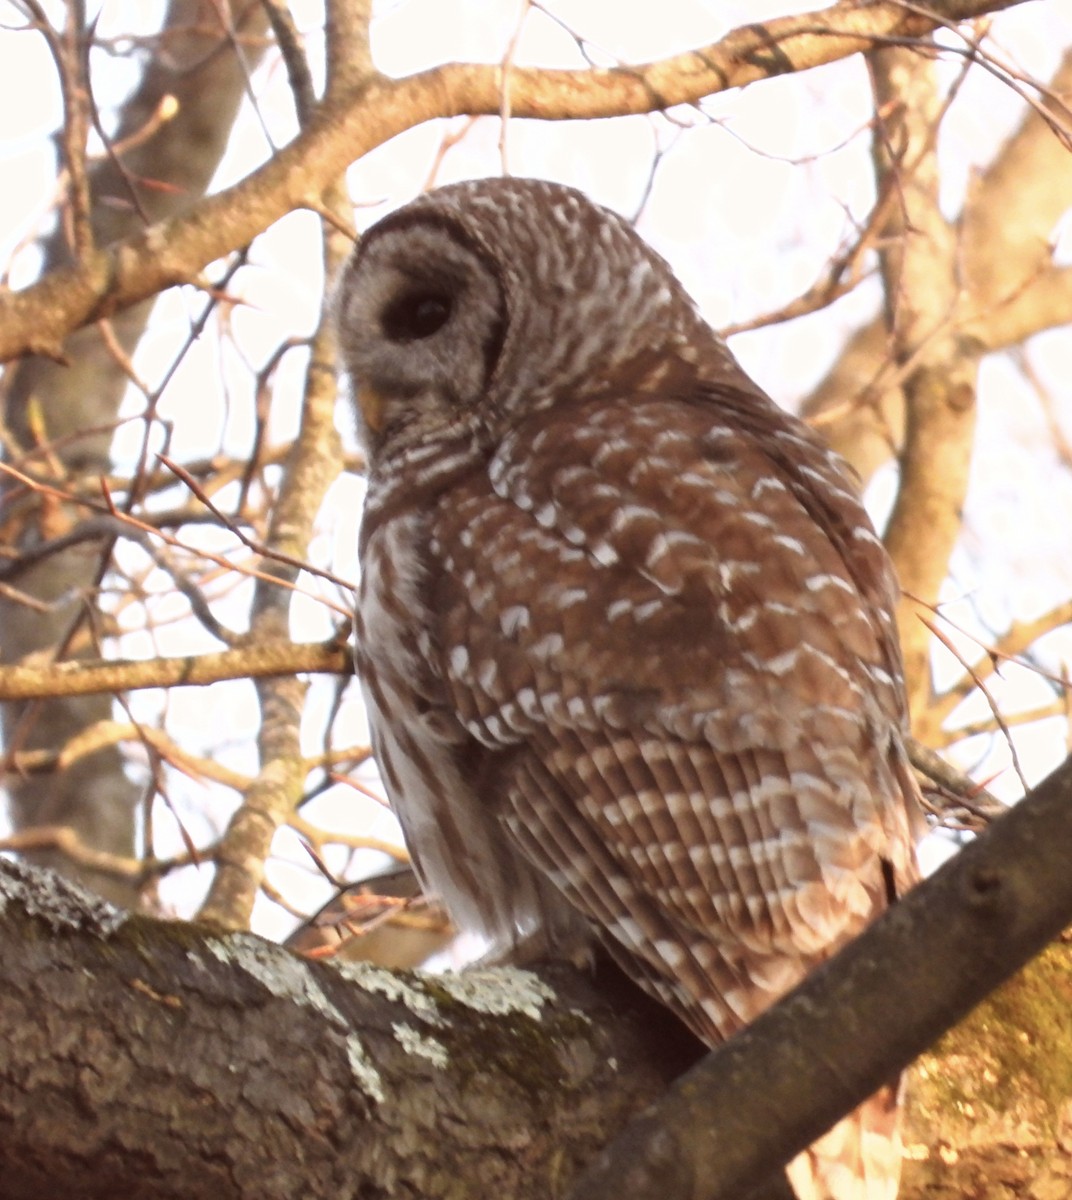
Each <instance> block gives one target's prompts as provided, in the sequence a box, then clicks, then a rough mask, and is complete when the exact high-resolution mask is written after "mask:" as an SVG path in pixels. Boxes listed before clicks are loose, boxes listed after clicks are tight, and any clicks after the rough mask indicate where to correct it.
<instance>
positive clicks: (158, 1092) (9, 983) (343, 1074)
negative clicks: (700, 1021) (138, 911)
mask: <svg viewBox="0 0 1072 1200" xmlns="http://www.w3.org/2000/svg"><path fill="white" fill-rule="evenodd" d="M0 961H3V963H4V986H3V988H0V1023H2V1027H3V1030H4V1036H3V1038H2V1039H0V1195H2V1196H3V1197H4V1198H5V1200H38V1198H39V1197H41V1196H64V1197H65V1198H67V1200H104V1198H106V1197H107V1198H108V1200H112V1198H114V1197H116V1196H122V1197H124V1198H125V1200H167V1198H173V1200H178V1198H180V1197H182V1198H187V1197H188V1198H190V1200H195V1198H196V1200H205V1198H206V1197H212V1198H213V1200H235V1198H240V1197H241V1198H246V1200H252V1198H253V1197H257V1200H294V1197H296V1196H302V1197H305V1198H306V1200H329V1198H330V1200H339V1198H342V1197H356V1196H372V1195H376V1196H380V1197H407V1198H410V1200H415V1198H416V1197H421V1198H422V1200H437V1198H439V1197H456V1196H458V1195H459V1194H461V1193H460V1192H459V1181H461V1180H463V1181H464V1194H466V1195H469V1196H474V1197H475V1196H493V1195H497V1196H503V1197H511V1198H516V1200H523V1198H528V1197H531V1198H532V1200H536V1198H537V1197H539V1198H541V1200H544V1198H546V1197H548V1196H549V1195H553V1194H555V1193H556V1192H557V1191H559V1190H560V1188H559V1185H558V1184H557V1183H556V1180H566V1179H568V1178H570V1177H571V1176H572V1175H574V1174H575V1172H576V1169H577V1166H578V1164H579V1163H580V1162H581V1161H583V1160H584V1159H585V1158H587V1157H589V1156H591V1154H593V1153H594V1152H595V1151H596V1149H597V1147H598V1146H599V1145H600V1144H601V1143H602V1142H603V1141H604V1140H605V1139H606V1138H607V1137H608V1136H609V1135H610V1134H611V1133H612V1132H613V1130H614V1129H615V1127H616V1126H617V1125H619V1124H620V1123H621V1121H622V1120H623V1119H624V1118H625V1116H626V1115H627V1114H628V1113H629V1112H630V1111H634V1110H635V1109H636V1108H637V1107H638V1105H639V1104H641V1103H643V1102H645V1101H647V1100H649V1099H651V1098H652V1097H653V1096H654V1095H656V1094H658V1092H659V1091H660V1090H661V1089H662V1088H663V1087H664V1086H665V1084H666V1082H667V1081H668V1080H667V1077H666V1074H665V1072H666V1070H667V1064H665V1063H662V1064H660V1062H659V1061H658V1056H656V1055H652V1054H650V1053H649V1054H648V1056H647V1057H645V1051H644V1037H645V1035H646V1033H647V1030H646V1029H645V1030H641V1028H640V1027H639V1026H638V1025H637V1024H635V1023H634V1024H633V1025H632V1027H630V1025H629V1023H628V1022H622V1021H620V1020H614V1019H611V1017H610V1014H608V1012H607V1011H606V1008H605V1005H604V1004H603V1003H602V1002H601V1001H600V1000H599V999H598V998H597V997H596V996H595V995H594V994H593V992H592V990H591V988H590V987H587V988H586V987H585V986H584V985H583V981H581V980H579V979H578V977H577V976H576V974H575V973H573V972H569V971H567V972H565V973H563V972H562V971H559V972H557V973H551V974H549V975H548V976H547V977H546V978H545V979H542V980H541V979H539V978H537V977H536V976H533V975H530V974H528V973H526V972H520V971H497V972H494V973H489V975H488V977H485V978H481V977H480V976H479V975H478V976H475V977H472V978H470V977H466V978H461V977H457V976H456V977H454V978H453V980H451V979H439V978H435V977H426V978H423V979H422V978H421V977H417V976H395V975H391V974H389V973H388V972H386V971H382V970H378V969H376V968H370V967H367V966H365V965H363V964H350V965H349V966H345V967H341V968H340V967H335V966H333V965H330V964H326V963H317V962H313V961H310V960H306V959H301V958H298V957H296V956H294V955H292V954H291V953H289V952H288V951H285V950H283V949H281V948H280V947H278V946H273V945H271V944H269V943H267V942H264V941H262V940H261V939H259V938H257V937H254V936H253V935H250V934H227V935H225V934H222V933H220V934H217V933H214V932H212V931H210V930H208V929H206V928H205V927H196V926H190V925H181V924H172V923H167V922H161V921H154V920H150V919H147V918H142V917H127V916H124V915H123V914H121V913H120V912H118V910H116V909H113V908H111V907H110V906H107V905H105V904H103V903H101V902H99V901H96V900H94V899H92V898H91V897H90V896H89V894H88V893H86V892H84V891H82V890H81V889H78V888H76V887H74V886H73V885H70V884H67V883H65V882H64V881H62V880H61V879H60V878H59V877H58V876H55V875H52V874H51V873H48V872H43V871H39V870H34V869H32V868H28V867H22V866H18V865H14V864H11V863H7V862H4V863H0ZM627 1064H628V1065H629V1069H628V1070H625V1069H624V1067H625V1066H626V1065H627ZM671 1069H672V1068H671Z"/></svg>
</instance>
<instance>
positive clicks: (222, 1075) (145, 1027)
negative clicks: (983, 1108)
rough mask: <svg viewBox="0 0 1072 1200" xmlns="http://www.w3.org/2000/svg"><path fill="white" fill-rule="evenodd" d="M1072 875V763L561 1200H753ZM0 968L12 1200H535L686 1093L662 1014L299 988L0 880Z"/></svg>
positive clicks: (376, 981) (983, 982) (470, 994)
mask: <svg viewBox="0 0 1072 1200" xmlns="http://www.w3.org/2000/svg"><path fill="white" fill-rule="evenodd" d="M1070 856H1072V760H1069V762H1067V763H1066V764H1065V765H1064V766H1063V767H1062V768H1061V769H1060V770H1059V771H1057V772H1055V773H1054V774H1053V775H1052V776H1051V777H1050V778H1049V779H1048V780H1046V781H1045V782H1044V783H1042V784H1041V785H1040V786H1039V787H1038V788H1037V789H1035V791H1034V792H1033V793H1032V795H1031V796H1030V797H1028V798H1027V799H1025V800H1024V801H1023V802H1022V803H1021V804H1020V805H1018V806H1017V807H1016V808H1014V809H1013V810H1012V811H1011V812H1010V813H1009V814H1008V815H1007V816H1005V817H1003V818H1002V819H1001V820H999V821H996V822H995V823H994V824H993V826H992V827H991V828H990V829H989V830H988V831H987V832H986V833H985V834H983V835H982V836H981V837H980V838H979V839H978V840H977V841H975V842H974V843H973V844H972V845H970V846H969V847H968V848H967V849H966V850H964V851H962V853H961V854H960V855H958V856H957V857H956V858H955V859H953V860H952V861H951V862H950V863H948V864H947V865H946V866H945V867H944V868H942V870H941V871H939V872H938V874H936V875H935V876H933V877H932V878H931V879H929V880H928V881H926V882H925V883H923V884H921V885H920V886H919V887H918V888H916V889H915V890H914V891H913V892H911V893H910V894H909V895H908V897H906V898H905V899H904V900H903V901H901V902H900V903H898V904H897V906H896V907H895V908H894V909H892V910H891V911H890V912H889V913H887V914H886V915H885V916H884V917H883V918H882V919H881V920H880V921H878V922H876V924H875V925H873V926H872V927H871V928H870V929H869V930H867V932H866V933H864V934H863V935H862V936H861V937H860V938H859V939H857V941H855V942H854V943H853V944H852V945H851V946H849V947H848V948H847V949H846V950H845V951H843V952H842V953H841V954H839V955H838V956H837V958H835V959H834V960H832V961H831V962H830V963H829V964H827V966H826V967H824V968H823V969H822V970H820V971H819V972H817V973H816V974H814V975H813V976H812V977H811V978H810V979H809V980H807V981H806V982H805V983H804V984H803V985H802V986H801V987H800V988H798V989H797V990H796V991H795V992H793V993H792V994H791V995H790V996H788V997H787V998H786V999H785V1000H784V1001H783V1002H781V1003H780V1004H778V1005H777V1006H775V1007H774V1008H773V1009H771V1010H770V1011H769V1012H768V1013H766V1014H765V1015H764V1016H763V1017H761V1018H760V1019H759V1021H757V1022H756V1023H755V1024H754V1025H753V1026H751V1027H750V1028H749V1029H748V1030H746V1031H745V1032H744V1033H743V1034H741V1035H739V1036H738V1037H736V1038H734V1039H733V1040H732V1041H731V1042H729V1043H727V1045H726V1046H724V1047H722V1048H721V1049H720V1050H719V1051H717V1052H716V1053H715V1054H713V1055H710V1056H708V1057H707V1058H706V1059H705V1060H704V1061H703V1062H702V1063H701V1064H700V1065H699V1066H698V1067H695V1068H694V1069H693V1070H692V1071H690V1072H689V1073H688V1074H687V1075H685V1076H683V1077H682V1078H681V1079H680V1080H679V1082H678V1083H676V1084H675V1085H674V1086H673V1087H672V1088H671V1090H670V1091H669V1092H668V1093H666V1095H665V1096H664V1097H663V1099H661V1100H660V1101H659V1102H658V1103H657V1104H656V1105H655V1107H654V1108H652V1109H650V1110H648V1112H647V1113H646V1114H645V1115H644V1116H643V1117H642V1118H641V1119H640V1120H639V1121H638V1122H636V1123H635V1124H633V1125H630V1126H629V1127H628V1128H627V1129H626V1131H625V1133H624V1134H622V1135H621V1137H620V1138H619V1139H618V1140H617V1141H616V1142H615V1144H614V1145H613V1146H612V1148H611V1150H610V1151H609V1152H608V1153H607V1154H606V1155H604V1156H603V1157H602V1158H601V1159H600V1161H599V1163H598V1164H597V1166H596V1167H595V1169H594V1171H593V1172H592V1173H590V1174H588V1175H586V1176H584V1178H583V1180H582V1181H581V1183H580V1184H579V1186H578V1187H577V1189H576V1190H575V1191H574V1193H573V1194H574V1195H575V1196H583V1197H584V1198H585V1200H601V1198H602V1197H609V1196H612V1197H614V1200H628V1198H629V1197H632V1196H638V1197H643V1198H644V1200H650V1197H651V1196H659V1197H660V1200H678V1198H679V1197H687V1198H688V1200H704V1198H708V1200H714V1198H723V1197H731V1196H732V1197H734V1198H738V1197H740V1196H742V1195H745V1194H747V1192H746V1188H747V1187H748V1186H749V1185H753V1186H754V1185H755V1184H756V1183H758V1182H759V1181H760V1180H761V1179H762V1176H763V1174H764V1172H765V1171H767V1170H769V1168H770V1164H771V1163H773V1162H779V1161H783V1160H785V1159H787V1158H789V1157H790V1156H791V1155H792V1154H794V1153H795V1152H797V1151H798V1150H799V1149H801V1148H802V1147H803V1146H804V1145H805V1144H807V1143H808V1142H810V1141H811V1140H813V1139H814V1137H815V1136H816V1135H817V1134H818V1133H820V1132H821V1131H822V1130H823V1129H824V1128H825V1127H826V1126H827V1125H829V1124H830V1123H832V1122H833V1121H834V1120H836V1119H837V1118H838V1117H839V1116H841V1115H842V1114H843V1113H845V1112H847V1111H849V1110H850V1109H851V1108H853V1107H855V1106H856V1104H858V1103H859V1102H860V1101H861V1100H862V1099H863V1098H864V1097H865V1096H867V1095H868V1094H870V1092H872V1091H873V1090H874V1089H875V1087H876V1086H877V1085H878V1084H879V1083H880V1082H882V1081H884V1080H885V1079H887V1078H889V1076H890V1075H892V1074H893V1073H894V1072H895V1071H897V1070H898V1069H900V1068H902V1067H904V1066H905V1065H906V1064H907V1063H909V1062H910V1061H911V1060H912V1059H913V1058H914V1057H915V1056H916V1055H917V1054H919V1053H920V1052H921V1051H922V1050H923V1049H924V1048H925V1047H926V1046H927V1045H929V1044H930V1043H931V1042H932V1041H933V1040H934V1039H935V1038H936V1037H937V1036H938V1034H939V1033H941V1032H942V1030H944V1029H946V1028H948V1027H949V1026H950V1025H951V1024H953V1022H955V1021H956V1020H958V1019H959V1018H960V1017H961V1016H963V1014H964V1013H966V1012H967V1011H968V1010H969V1009H970V1008H971V1006H972V1005H974V1004H975V1003H977V1002H978V1001H979V1000H980V999H982V997H983V996H984V995H985V994H986V993H987V992H988V991H989V990H990V989H992V988H993V987H995V986H996V985H997V984H998V983H1000V981H1002V980H1003V979H1007V978H1008V977H1009V976H1010V975H1011V974H1012V973H1013V972H1014V971H1016V970H1017V969H1018V968H1019V967H1020V966H1021V965H1022V964H1024V963H1025V962H1026V961H1027V960H1028V959H1029V958H1030V957H1031V956H1032V955H1034V954H1035V953H1037V952H1038V951H1039V950H1040V949H1041V948H1042V947H1043V946H1044V945H1045V944H1046V942H1047V941H1049V940H1050V939H1051V938H1053V937H1054V936H1055V935H1056V934H1057V933H1059V932H1060V930H1061V929H1062V928H1063V927H1064V926H1065V925H1066V924H1067V923H1068V922H1069V920H1070V919H1072V872H1069V870H1068V861H1069V857H1070ZM0 961H3V962H4V968H5V969H4V987H3V989H0V1021H2V1022H3V1028H4V1030H5V1037H4V1039H3V1040H2V1041H0V1127H2V1128H3V1137H0V1194H3V1195H4V1196H5V1198H6V1200H22V1198H23V1197H25V1198H26V1200H31V1198H32V1200H36V1197H37V1196H39V1195H42V1194H45V1195H64V1196H66V1197H69V1198H70V1200H89V1198H92V1200H100V1198H102V1197H105V1196H112V1195H123V1196H127V1197H131V1200H141V1198H143V1197H144V1198H146V1200H148V1197H153V1198H154V1200H158V1198H160V1197H174V1198H176V1200H177V1198H180V1197H183V1198H184V1197H190V1198H191V1200H193V1198H194V1197H198V1198H199V1200H200V1198H202V1197H204V1196H206V1195H212V1196H214V1197H219V1198H220V1200H229V1198H230V1197H250V1196H257V1197H258V1200H274V1198H277V1197H278V1198H279V1200H284V1198H285V1200H290V1198H291V1197H293V1196H297V1195H301V1196H305V1197H308V1198H309V1200H319V1198H320V1197H325V1198H327V1197H331V1198H332V1200H337V1197H338V1196H339V1195H356V1194H362V1195H364V1194H369V1195H371V1194H376V1195H382V1196H384V1197H392V1198H395V1197H405V1198H406V1200H414V1198H415V1197H417V1196H420V1197H422V1198H423V1200H438V1198H439V1197H447V1196H455V1195H457V1194H459V1185H461V1186H462V1187H463V1188H464V1192H465V1194H467V1195H474V1196H475V1195H489V1194H496V1195H501V1196H508V1197H510V1198H511V1200H528V1198H529V1197H532V1198H534V1200H535V1198H536V1197H540V1200H546V1198H547V1197H549V1196H552V1197H553V1196H560V1195H562V1194H563V1191H564V1188H565V1187H566V1186H567V1185H568V1183H569V1181H570V1180H571V1179H573V1178H575V1176H576V1172H577V1169H578V1167H579V1166H580V1165H581V1164H582V1163H583V1162H585V1161H590V1159H591V1156H592V1154H594V1153H595V1151H596V1147H597V1146H598V1145H601V1144H603V1142H604V1141H605V1139H606V1137H607V1135H608V1133H609V1132H610V1131H611V1130H612V1129H615V1128H619V1127H620V1125H621V1122H622V1121H623V1120H624V1119H625V1117H626V1116H627V1115H628V1114H629V1113H630V1112H636V1111H637V1110H638V1109H639V1108H640V1107H641V1106H642V1105H643V1104H646V1103H649V1102H650V1101H651V1100H652V1098H653V1097H654V1096H655V1095H658V1094H660V1093H661V1092H662V1090H663V1087H664V1085H665V1082H666V1073H667V1072H668V1071H670V1072H671V1073H672V1072H673V1071H674V1069H675V1068H674V1067H673V1064H672V1061H671V1058H672V1056H671V1055H669V1054H668V1053H667V1044H666V1043H665V1042H661V1041H660V1040H659V1038H658V1037H656V1036H653V1029H655V1025H654V1023H653V1020H652V1017H651V1015H650V1014H641V1015H640V1016H639V1018H638V1017H637V1014H636V1013H635V1012H634V1013H633V1014H632V1015H630V1013H629V1012H628V1011H626V1012H624V1013H623V1010H622V1007H621V1004H620V1002H619V1003H617V1004H616V1005H615V1007H614V1008H611V1007H608V1006H607V1004H606V1002H605V1001H601V1000H599V999H598V998H597V997H595V996H594V994H593V992H592V990H591V986H590V984H589V983H587V982H586V977H585V976H579V975H577V974H576V973H574V972H572V971H569V970H567V969H565V968H562V969H548V970H546V971H541V972H540V973H539V975H538V976H533V975H530V974H528V973H525V972H518V971H515V970H506V971H494V972H476V973H474V974H472V975H469V974H463V975H461V976H453V977H452V976H421V975H401V976H399V975H392V974H389V973H388V972H385V971H380V970H376V969H370V968H368V967H364V966H360V967H357V966H354V965H348V966H334V965H332V964H331V963H330V962H309V961H305V960H302V959H299V958H295V957H294V956H292V955H290V954H288V953H287V952H286V951H284V950H281V949H280V948H279V947H276V946H272V945H270V944H268V943H266V942H263V941H261V940H260V939H258V938H256V937H253V936H252V935H249V934H229V935H223V934H217V933H214V932H211V931H207V930H205V929H204V928H199V927H196V926H189V925H180V924H173V923H168V922H160V921H154V920H151V919H148V918H144V917H127V916H124V915H123V914H121V913H119V912H117V910H115V909H113V908H111V907H110V906H108V905H105V904H102V903H101V902H99V901H96V900H94V899H93V898H91V897H90V896H89V895H88V893H86V892H84V891H82V890H81V889H79V888H76V887H74V886H72V885H69V884H66V883H64V882H63V881H62V880H60V879H59V878H58V877H56V876H54V875H52V874H51V873H48V872H41V871H35V870H33V869H31V868H28V867H25V866H21V865H19V864H15V863H8V862H0ZM178 1045H181V1046H182V1052H181V1053H176V1046H178ZM678 1053H679V1057H678V1060H677V1061H680V1048H679V1052H678ZM1040 1053H1042V1054H1045V1053H1046V1050H1045V1047H1040ZM132 1078H136V1079H138V1081H139V1086H138V1088H136V1089H132V1088H131V1087H130V1080H131V1079H132ZM926 1132H927V1131H926V1130H924V1131H923V1133H924V1134H925V1133H926ZM917 1136H918V1134H917ZM652 1172H655V1174H654V1175H653V1173H652ZM761 1194H762V1195H764V1196H770V1195H776V1194H777V1192H776V1191H772V1190H770V1189H769V1188H768V1189H766V1190H764V1192H763V1193H761ZM921 1194H922V1193H920V1192H913V1191H911V1190H907V1189H906V1191H905V1196H906V1197H908V1196H910V1195H921ZM928 1194H930V1193H928ZM973 1194H975V1195H978V1196H980V1197H984V1196H991V1195H994V1196H996V1195H997V1194H999V1193H997V1192H990V1191H987V1190H977V1191H975V1192H973Z"/></svg>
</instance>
